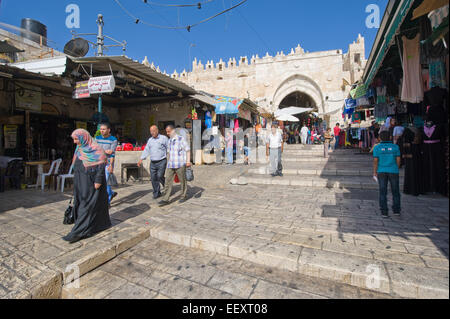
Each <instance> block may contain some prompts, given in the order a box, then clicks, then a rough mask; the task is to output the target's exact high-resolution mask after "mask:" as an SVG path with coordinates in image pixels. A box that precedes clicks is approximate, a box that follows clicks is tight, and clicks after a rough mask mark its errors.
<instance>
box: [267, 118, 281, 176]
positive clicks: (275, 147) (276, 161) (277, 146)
mask: <svg viewBox="0 0 450 319" xmlns="http://www.w3.org/2000/svg"><path fill="white" fill-rule="evenodd" d="M283 151H284V143H283V134H282V133H281V132H280V131H279V130H278V126H277V125H272V132H271V133H270V134H269V136H268V137H267V142H266V155H267V157H270V166H271V171H272V174H271V175H272V177H275V176H283V173H282V171H283V166H282V165H281V154H282V153H283Z"/></svg>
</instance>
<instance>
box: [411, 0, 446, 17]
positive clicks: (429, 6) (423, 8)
mask: <svg viewBox="0 0 450 319" xmlns="http://www.w3.org/2000/svg"><path fill="white" fill-rule="evenodd" d="M446 5H448V0H427V1H424V2H423V3H422V4H421V5H420V6H419V7H418V8H417V9H415V10H414V13H413V18H412V19H413V20H414V19H417V18H419V17H421V16H423V15H425V14H428V13H430V12H431V11H433V10H436V9H439V8H442V7H443V6H446Z"/></svg>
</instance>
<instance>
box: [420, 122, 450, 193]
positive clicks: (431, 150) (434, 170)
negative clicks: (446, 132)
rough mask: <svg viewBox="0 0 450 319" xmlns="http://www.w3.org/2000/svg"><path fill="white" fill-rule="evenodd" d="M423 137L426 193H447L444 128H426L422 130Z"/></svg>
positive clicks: (437, 126)
mask: <svg viewBox="0 0 450 319" xmlns="http://www.w3.org/2000/svg"><path fill="white" fill-rule="evenodd" d="M422 133H423V134H422V137H423V144H422V150H423V173H424V178H423V185H424V192H426V193H431V192H435V193H440V194H442V195H445V193H446V189H447V186H446V179H447V178H446V176H447V175H446V172H445V159H444V148H443V144H442V141H443V140H444V136H443V128H442V126H439V125H434V126H432V127H426V126H425V127H424V128H423V130H422Z"/></svg>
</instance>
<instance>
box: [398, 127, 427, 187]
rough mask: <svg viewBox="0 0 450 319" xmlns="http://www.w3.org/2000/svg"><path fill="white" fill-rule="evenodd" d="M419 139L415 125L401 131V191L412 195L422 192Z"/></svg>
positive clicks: (419, 135)
mask: <svg viewBox="0 0 450 319" xmlns="http://www.w3.org/2000/svg"><path fill="white" fill-rule="evenodd" d="M421 141H422V138H421V133H420V131H419V129H417V128H415V127H409V128H406V129H405V132H404V133H403V160H404V162H405V178H404V187H403V192H404V193H405V194H408V195H413V196H419V195H422V194H424V191H423V186H424V185H423V184H424V182H423V169H422V167H423V158H422V152H421V146H420V144H421Z"/></svg>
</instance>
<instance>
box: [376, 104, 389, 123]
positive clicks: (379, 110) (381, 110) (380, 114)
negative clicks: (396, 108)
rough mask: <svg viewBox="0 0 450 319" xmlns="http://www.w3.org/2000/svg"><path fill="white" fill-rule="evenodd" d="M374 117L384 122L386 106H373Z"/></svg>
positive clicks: (386, 114)
mask: <svg viewBox="0 0 450 319" xmlns="http://www.w3.org/2000/svg"><path fill="white" fill-rule="evenodd" d="M374 116H375V117H376V118H377V119H378V118H381V119H382V120H384V119H385V118H386V117H387V116H388V113H387V104H385V103H383V104H377V105H375V110H374Z"/></svg>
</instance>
